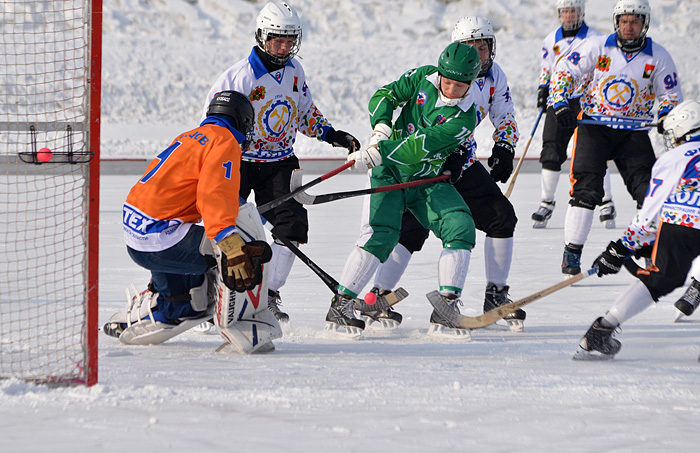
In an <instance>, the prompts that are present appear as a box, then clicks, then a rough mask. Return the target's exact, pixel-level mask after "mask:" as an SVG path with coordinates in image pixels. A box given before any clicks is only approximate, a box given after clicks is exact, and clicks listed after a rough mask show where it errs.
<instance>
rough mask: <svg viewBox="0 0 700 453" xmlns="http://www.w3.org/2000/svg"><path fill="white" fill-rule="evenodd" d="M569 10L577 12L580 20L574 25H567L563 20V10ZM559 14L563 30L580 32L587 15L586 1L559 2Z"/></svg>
mask: <svg viewBox="0 0 700 453" xmlns="http://www.w3.org/2000/svg"><path fill="white" fill-rule="evenodd" d="M569 8H571V9H575V10H576V12H577V13H578V19H577V20H576V22H574V23H571V24H565V23H564V21H563V20H562V18H561V10H563V9H569ZM557 13H558V14H559V22H560V23H561V28H562V29H563V30H578V29H579V28H581V25H583V16H584V15H585V14H586V0H557Z"/></svg>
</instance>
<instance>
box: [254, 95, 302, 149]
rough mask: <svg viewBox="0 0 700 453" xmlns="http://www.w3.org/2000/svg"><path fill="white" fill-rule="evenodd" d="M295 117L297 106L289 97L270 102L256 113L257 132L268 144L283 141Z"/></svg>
mask: <svg viewBox="0 0 700 453" xmlns="http://www.w3.org/2000/svg"><path fill="white" fill-rule="evenodd" d="M296 116H297V106H296V104H295V103H294V100H293V99H292V98H290V97H289V96H286V97H285V98H277V99H272V100H270V101H269V102H268V103H267V104H265V106H264V107H263V108H261V109H260V111H259V113H258V131H260V133H262V134H263V135H265V137H266V139H267V140H268V141H270V142H278V141H280V140H282V139H284V137H285V135H286V133H287V130H288V129H289V128H288V126H289V124H290V123H291V122H292V121H294V119H295V118H296Z"/></svg>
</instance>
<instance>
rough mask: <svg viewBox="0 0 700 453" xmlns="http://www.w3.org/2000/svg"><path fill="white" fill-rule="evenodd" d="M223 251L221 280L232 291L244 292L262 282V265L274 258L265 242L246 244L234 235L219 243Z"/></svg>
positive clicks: (236, 234)
mask: <svg viewBox="0 0 700 453" xmlns="http://www.w3.org/2000/svg"><path fill="white" fill-rule="evenodd" d="M217 245H218V246H219V249H221V256H220V257H219V259H220V260H221V262H220V263H219V264H220V269H221V278H222V279H223V281H224V284H225V285H226V286H227V287H228V288H229V289H231V290H232V291H238V292H244V291H246V290H250V289H253V288H255V287H256V286H257V285H259V284H260V282H262V277H263V270H262V264H263V263H267V262H269V261H270V259H271V258H272V249H271V248H270V246H269V245H268V243H267V242H265V241H252V242H248V243H246V242H244V241H243V239H241V237H240V236H239V235H238V233H234V234H232V235H231V236H228V237H226V238H224V239H222V240H221V241H219V242H218V243H217Z"/></svg>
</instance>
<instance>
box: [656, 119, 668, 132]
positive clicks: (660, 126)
mask: <svg viewBox="0 0 700 453" xmlns="http://www.w3.org/2000/svg"><path fill="white" fill-rule="evenodd" d="M664 119H666V115H662V116H660V117H659V121H658V122H657V123H656V132H658V133H659V134H661V135H664Z"/></svg>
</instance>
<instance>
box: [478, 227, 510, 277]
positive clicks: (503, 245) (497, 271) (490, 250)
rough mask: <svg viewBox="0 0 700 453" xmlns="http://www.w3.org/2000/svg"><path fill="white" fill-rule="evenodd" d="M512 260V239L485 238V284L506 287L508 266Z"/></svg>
mask: <svg viewBox="0 0 700 453" xmlns="http://www.w3.org/2000/svg"><path fill="white" fill-rule="evenodd" d="M512 259H513V238H512V237H510V238H492V237H488V236H486V240H485V241H484V261H485V264H486V282H487V283H493V284H495V285H496V286H498V287H499V288H502V287H504V286H506V282H507V281H508V274H509V273H510V264H511V262H512Z"/></svg>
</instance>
